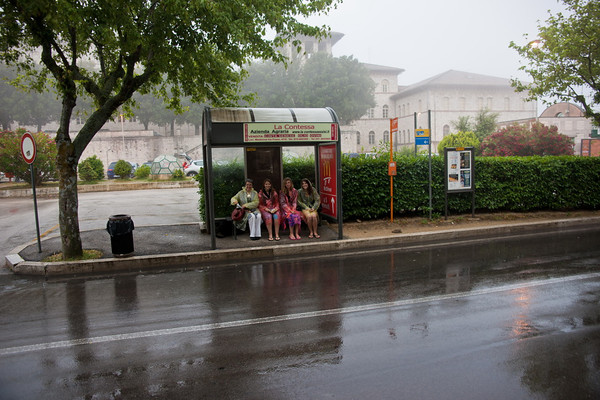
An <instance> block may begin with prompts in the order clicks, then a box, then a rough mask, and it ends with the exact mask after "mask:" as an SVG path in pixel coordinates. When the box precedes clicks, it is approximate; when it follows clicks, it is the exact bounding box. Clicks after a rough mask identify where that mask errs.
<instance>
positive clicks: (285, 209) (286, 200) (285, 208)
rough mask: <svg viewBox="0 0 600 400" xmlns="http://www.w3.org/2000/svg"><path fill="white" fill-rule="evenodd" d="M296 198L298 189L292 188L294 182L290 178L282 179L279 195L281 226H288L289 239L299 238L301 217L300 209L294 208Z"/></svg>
mask: <svg viewBox="0 0 600 400" xmlns="http://www.w3.org/2000/svg"><path fill="white" fill-rule="evenodd" d="M297 200H298V191H297V190H296V189H294V182H292V180H291V179H290V178H285V179H284V180H283V189H281V194H280V196H279V204H280V205H281V215H282V219H283V228H284V229H285V227H286V225H289V227H290V240H300V239H302V238H301V237H300V224H302V217H301V214H300V211H298V210H297V209H296V207H297Z"/></svg>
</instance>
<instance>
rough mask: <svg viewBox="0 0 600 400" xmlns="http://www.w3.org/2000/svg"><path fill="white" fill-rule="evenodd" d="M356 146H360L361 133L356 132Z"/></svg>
mask: <svg viewBox="0 0 600 400" xmlns="http://www.w3.org/2000/svg"><path fill="white" fill-rule="evenodd" d="M356 144H360V132H359V131H356Z"/></svg>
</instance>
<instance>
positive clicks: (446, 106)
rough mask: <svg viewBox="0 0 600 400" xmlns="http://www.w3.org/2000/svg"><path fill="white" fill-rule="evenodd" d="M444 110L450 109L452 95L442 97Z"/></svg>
mask: <svg viewBox="0 0 600 400" xmlns="http://www.w3.org/2000/svg"><path fill="white" fill-rule="evenodd" d="M442 110H444V111H448V110H450V97H444V98H443V99H442Z"/></svg>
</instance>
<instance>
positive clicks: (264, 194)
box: [258, 178, 280, 240]
mask: <svg viewBox="0 0 600 400" xmlns="http://www.w3.org/2000/svg"><path fill="white" fill-rule="evenodd" d="M258 209H259V210H260V214H261V215H262V219H263V221H264V222H265V226H266V227H267V230H268V231H269V240H273V227H274V228H275V240H279V223H280V218H279V195H278V194H277V191H276V190H275V189H273V185H272V184H271V180H270V179H269V178H267V179H265V181H264V182H263V187H262V189H261V190H260V192H258Z"/></svg>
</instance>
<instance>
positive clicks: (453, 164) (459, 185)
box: [445, 147, 474, 192]
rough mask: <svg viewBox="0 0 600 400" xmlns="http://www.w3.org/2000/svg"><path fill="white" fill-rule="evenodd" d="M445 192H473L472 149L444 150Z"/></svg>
mask: <svg viewBox="0 0 600 400" xmlns="http://www.w3.org/2000/svg"><path fill="white" fill-rule="evenodd" d="M445 154H446V168H445V169H446V191H448V192H452V191H470V190H473V187H474V186H473V148H460V147H457V148H446V149H445Z"/></svg>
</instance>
